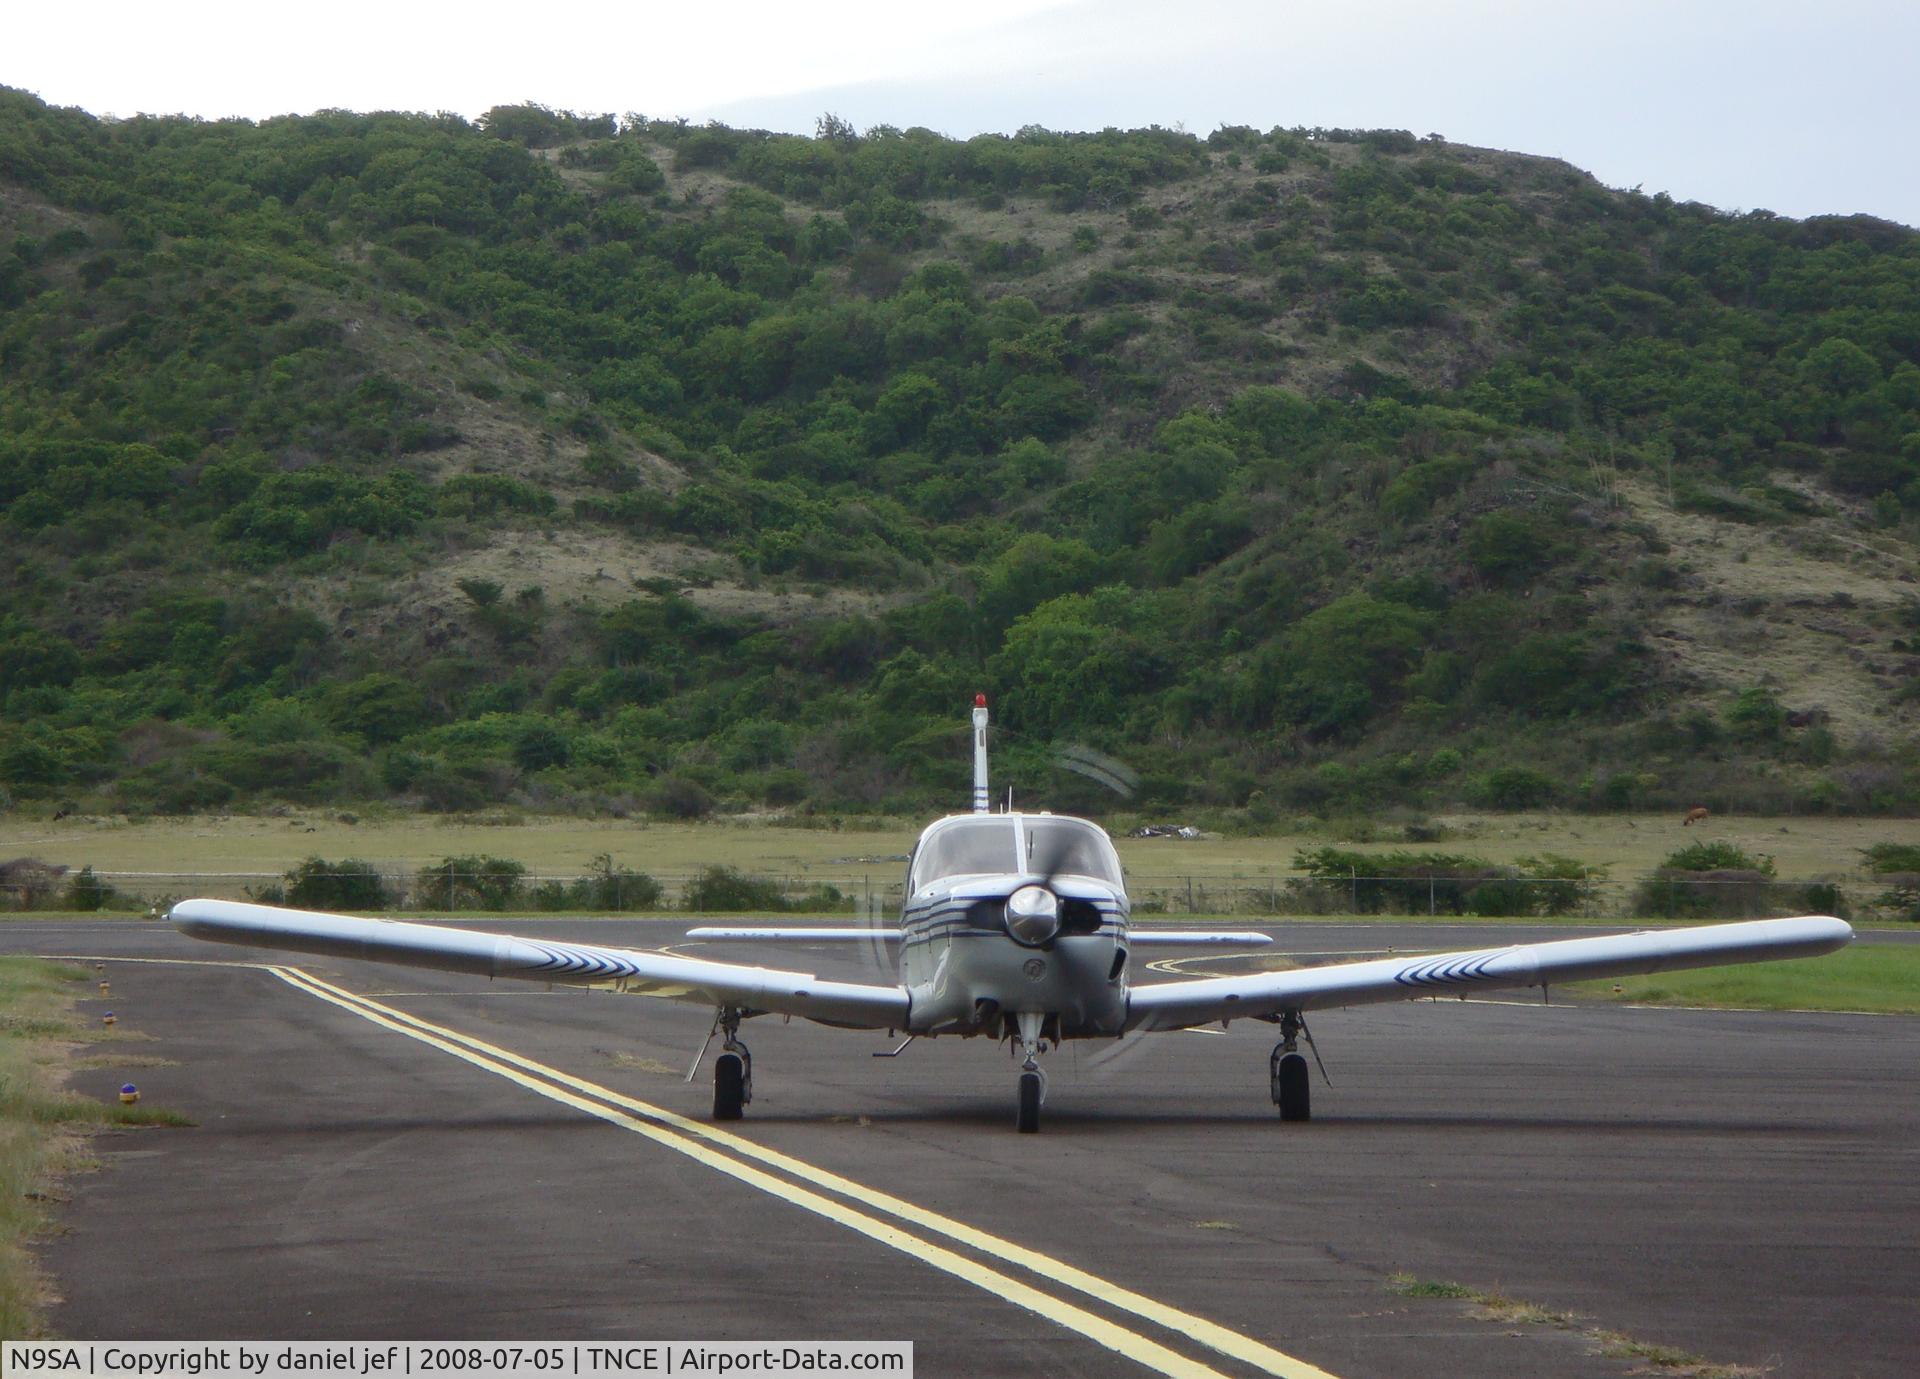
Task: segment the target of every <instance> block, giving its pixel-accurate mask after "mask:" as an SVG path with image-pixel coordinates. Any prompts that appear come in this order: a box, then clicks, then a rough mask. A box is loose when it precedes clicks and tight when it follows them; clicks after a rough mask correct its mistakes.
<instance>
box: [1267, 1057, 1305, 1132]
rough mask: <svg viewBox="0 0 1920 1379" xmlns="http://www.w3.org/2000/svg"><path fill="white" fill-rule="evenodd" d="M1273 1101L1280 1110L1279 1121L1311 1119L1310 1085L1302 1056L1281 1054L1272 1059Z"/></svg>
mask: <svg viewBox="0 0 1920 1379" xmlns="http://www.w3.org/2000/svg"><path fill="white" fill-rule="evenodd" d="M1273 1101H1274V1105H1276V1106H1278V1107H1279V1108H1280V1119H1281V1120H1311V1119H1313V1102H1312V1084H1311V1083H1309V1082H1308V1080H1307V1060H1306V1058H1305V1057H1304V1056H1302V1055H1300V1054H1297V1053H1283V1054H1280V1055H1278V1056H1277V1057H1276V1058H1275V1059H1274V1061H1273Z"/></svg>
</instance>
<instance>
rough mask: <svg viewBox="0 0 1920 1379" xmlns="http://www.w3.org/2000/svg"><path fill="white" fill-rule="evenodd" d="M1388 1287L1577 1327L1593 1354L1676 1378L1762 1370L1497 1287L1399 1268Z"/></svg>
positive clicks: (1710, 1378) (1738, 1378)
mask: <svg viewBox="0 0 1920 1379" xmlns="http://www.w3.org/2000/svg"><path fill="white" fill-rule="evenodd" d="M1387 1291H1388V1292H1389V1293H1392V1294H1394V1295H1395V1296H1396V1297H1402V1298H1448V1299H1452V1300H1454V1301H1457V1302H1467V1303H1472V1304H1473V1306H1474V1309H1475V1313H1476V1315H1478V1316H1479V1317H1480V1318H1481V1320H1483V1321H1491V1322H1498V1323H1500V1324H1501V1325H1502V1326H1550V1327H1552V1328H1554V1329H1555V1330H1557V1331H1573V1332H1578V1333H1579V1334H1580V1335H1582V1336H1584V1337H1586V1338H1587V1340H1588V1341H1589V1342H1590V1343H1591V1344H1592V1345H1593V1347H1594V1350H1593V1353H1594V1354H1596V1355H1602V1356H1605V1357H1606V1358H1608V1359H1610V1360H1641V1361H1644V1362H1645V1363H1646V1364H1647V1365H1649V1366H1652V1367H1653V1371H1654V1372H1658V1373H1661V1374H1668V1375H1673V1376H1675V1379H1752V1376H1756V1375H1759V1374H1760V1373H1762V1371H1760V1370H1757V1369H1754V1368H1751V1367H1750V1366H1747V1365H1720V1364H1715V1363H1714V1362H1713V1361H1711V1360H1703V1359H1701V1358H1700V1357H1699V1356H1698V1355H1694V1354H1690V1353H1689V1352H1687V1351H1684V1350H1681V1349H1679V1348H1678V1347H1676V1346H1667V1345H1656V1344H1654V1343H1652V1342H1650V1341H1642V1340H1639V1339H1637V1338H1635V1337H1632V1336H1629V1335H1627V1334H1626V1333H1625V1332H1621V1331H1605V1330H1602V1329H1601V1328H1599V1327H1596V1326H1587V1325H1584V1324H1583V1323H1582V1322H1581V1320H1580V1319H1579V1318H1578V1317H1576V1316H1574V1315H1573V1314H1572V1313H1571V1312H1556V1311H1554V1310H1553V1309H1552V1308H1550V1307H1542V1306H1541V1305H1540V1304H1539V1303H1535V1302H1526V1301H1523V1300H1521V1299H1519V1298H1515V1297H1510V1296H1509V1295H1507V1294H1506V1293H1503V1292H1501V1291H1500V1290H1499V1289H1497V1288H1495V1289H1486V1288H1471V1287H1468V1286H1467V1285H1466V1284H1464V1283H1449V1282H1446V1281H1444V1280H1440V1279H1423V1278H1420V1277H1418V1276H1417V1275H1414V1274H1406V1273H1397V1274H1389V1275H1388V1276H1387ZM1639 1372H1646V1371H1639Z"/></svg>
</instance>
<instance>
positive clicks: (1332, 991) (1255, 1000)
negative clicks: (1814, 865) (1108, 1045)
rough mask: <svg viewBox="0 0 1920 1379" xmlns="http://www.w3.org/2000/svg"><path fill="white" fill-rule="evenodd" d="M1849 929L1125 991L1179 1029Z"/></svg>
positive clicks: (1754, 924)
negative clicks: (1218, 1021) (1217, 1021)
mask: <svg viewBox="0 0 1920 1379" xmlns="http://www.w3.org/2000/svg"><path fill="white" fill-rule="evenodd" d="M1852 939H1853V927H1852V926H1851V925H1849V924H1847V923H1846V922H1845V921H1844V920H1839V919H1832V918H1829V917H1827V916H1825V915H1807V916H1803V917H1801V918H1798V919H1761V920H1752V921H1748V922H1746V923H1740V924H1712V925H1703V926H1699V927H1695V928H1688V929H1665V930H1653V931H1648V932H1643V933H1637V934H1615V935H1609V936H1607V937H1605V938H1579V939H1561V940H1557V941H1555V942H1552V943H1530V944H1519V945H1515V946H1513V947H1508V948H1483V949H1477V950H1474V951H1471V952H1464V953H1437V954H1430V955H1428V956H1426V957H1404V958H1400V957H1396V958H1379V959H1375V960H1373V961H1371V962H1346V963H1336V964H1333V965H1331V966H1327V967H1307V968H1299V969H1295V970H1293V971H1287V972H1258V973H1254V974H1252V975H1249V976H1240V977H1202V978H1196V979H1194V980H1190V981H1177V982H1154V983H1152V984H1150V985H1146V986H1136V987H1134V988H1133V989H1132V990H1131V992H1130V993H1129V995H1128V1009H1127V1028H1128V1029H1130V1030H1133V1029H1137V1030H1160V1029H1185V1028H1188V1027H1190V1026H1193V1025H1204V1024H1209V1023H1211V1022H1213V1021H1215V1020H1220V1021H1226V1020H1238V1019H1245V1018H1248V1017H1260V1016H1274V1015H1279V1014H1281V1013H1283V1012H1285V1011H1289V1010H1296V1011H1308V1010H1324V1009H1326V1008H1328V1007H1330V1006H1354V1005H1367V1004H1370V1003H1372V1002H1376V1001H1409V1000H1413V999H1416V998H1417V997H1421V996H1452V995H1464V994H1467V993H1469V992H1474V991H1492V990H1498V989H1499V988H1501V987H1529V986H1545V985H1547V984H1549V983H1560V982H1577V981H1584V980H1587V979H1589V978H1593V977H1625V976H1636V975H1640V974H1643V973H1649V972H1670V971H1677V970H1679V969H1681V968H1687V967H1717V966H1720V965H1722V964H1730V963H1743V962H1769V961H1772V960H1774V959H1778V958H1811V957H1817V956H1818V955H1820V954H1822V953H1831V952H1833V951H1834V950H1835V949H1837V948H1844V947H1845V946H1846V945H1847V944H1848V943H1849V942H1851V941H1852Z"/></svg>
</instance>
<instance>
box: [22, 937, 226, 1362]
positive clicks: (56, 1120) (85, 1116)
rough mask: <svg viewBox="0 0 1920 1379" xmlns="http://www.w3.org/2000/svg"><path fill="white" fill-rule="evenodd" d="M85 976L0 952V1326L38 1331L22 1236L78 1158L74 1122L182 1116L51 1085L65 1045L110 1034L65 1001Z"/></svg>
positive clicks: (82, 1164)
mask: <svg viewBox="0 0 1920 1379" xmlns="http://www.w3.org/2000/svg"><path fill="white" fill-rule="evenodd" d="M92 977H93V974H92V973H90V972H87V971H85V970H84V969H81V968H78V967H72V966H67V965H64V964H60V963H53V962H46V961H43V960H41V959H37V958H21V957H0V1336H8V1337H15V1338H27V1337H35V1336H39V1335H40V1334H42V1323H41V1313H42V1311H43V1309H44V1307H45V1305H46V1302H47V1293H46V1287H45V1283H44V1281H43V1280H42V1278H41V1276H40V1274H39V1271H38V1270H37V1269H36V1268H35V1267H34V1263H33V1258H32V1256H31V1255H30V1254H29V1253H28V1249H27V1246H28V1244H29V1242H30V1241H31V1240H32V1239H33V1237H34V1236H35V1235H36V1234H37V1233H39V1232H40V1231H42V1230H44V1229H45V1228H46V1225H47V1218H46V1208H45V1204H46V1203H47V1202H49V1201H54V1200H58V1192H57V1188H56V1184H57V1183H58V1182H59V1181H60V1180H61V1179H62V1178H63V1177H64V1176H66V1175H67V1174H71V1173H76V1172H80V1171H82V1170H83V1169H84V1168H86V1167H87V1166H88V1160H87V1158H86V1155H85V1152H84V1143H85V1142H84V1138H83V1132H84V1131H85V1130H88V1129H92V1128H97V1127H101V1126H109V1125H124V1126H144V1125H190V1124H192V1122H191V1121H189V1120H188V1119H187V1118H186V1117H184V1116H182V1115H180V1114H179V1113H178V1112H175V1111H169V1110H166V1109H165V1108H163V1107H156V1106H141V1105H138V1104H135V1105H133V1106H121V1105H117V1104H114V1105H107V1104H102V1103H101V1102H98V1101H94V1100H92V1099H90V1098H88V1097H83V1096H80V1095H79V1094H78V1093H75V1092H71V1091H68V1090H66V1089H65V1088H63V1087H62V1086H61V1085H60V1082H61V1079H62V1078H63V1077H64V1076H65V1074H66V1073H67V1072H68V1071H69V1070H70V1069H71V1064H70V1063H69V1062H68V1060H67V1056H68V1054H69V1053H70V1052H71V1051H72V1049H73V1047H74V1046H75V1045H80V1044H97V1043H105V1042H112V1041H113V1033H112V1031H109V1030H104V1029H101V1028H99V1027H97V1026H89V1025H87V1024H85V1023H84V1022H83V1021H82V1020H81V1018H80V1016H79V1015H77V1014H76V1013H74V1011H73V1010H72V1008H71V1007H72V1004H73V1002H74V1001H75V1000H76V999H77V998H79V997H81V996H83V995H87V994H90V993H89V992H88V990H87V987H86V986H85V985H83V983H88V982H90V981H91V979H92ZM101 1057H102V1059H103V1060H104V1056H101ZM89 1061H92V1060H89ZM125 1062H126V1060H113V1063H114V1065H120V1064H124V1063H125Z"/></svg>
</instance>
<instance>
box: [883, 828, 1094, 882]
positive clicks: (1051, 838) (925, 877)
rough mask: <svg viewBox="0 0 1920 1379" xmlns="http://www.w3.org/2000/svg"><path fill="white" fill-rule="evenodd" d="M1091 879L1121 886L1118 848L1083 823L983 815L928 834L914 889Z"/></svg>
mask: <svg viewBox="0 0 1920 1379" xmlns="http://www.w3.org/2000/svg"><path fill="white" fill-rule="evenodd" d="M1034 872H1041V873H1054V874H1057V875H1066V876H1090V877H1094V878H1096V879H1098V880H1101V881H1105V882H1107V883H1108V884H1109V885H1113V886H1118V885H1120V884H1122V883H1121V879H1120V859H1119V857H1118V856H1117V855H1116V854H1115V852H1114V850H1113V844H1112V843H1110V842H1108V841H1107V837H1106V835H1105V834H1104V833H1102V832H1101V831H1100V829H1099V828H1097V827H1096V826H1094V825H1093V824H1090V823H1087V822H1085V821H1084V820H1081V819H1065V818H1061V819H1052V818H1043V817H1035V816H1033V815H1024V816H1019V815H1016V816H1007V815H982V816H980V817H978V818H971V819H959V820H955V821H953V822H951V823H945V824H942V825H940V826H939V827H937V828H933V829H930V830H928V832H927V835H926V836H925V837H924V838H923V839H922V840H921V842H920V848H919V851H918V852H917V853H915V855H914V859H913V888H914V889H915V890H919V889H921V888H922V887H924V886H927V885H930V884H932V883H933V882H935V881H941V880H945V879H946V878H947V877H950V876H993V875H1004V874H1006V873H1029V874H1030V873H1034Z"/></svg>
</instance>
